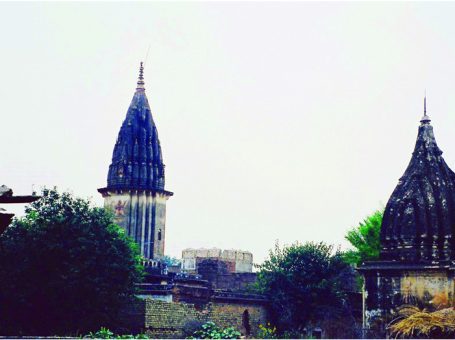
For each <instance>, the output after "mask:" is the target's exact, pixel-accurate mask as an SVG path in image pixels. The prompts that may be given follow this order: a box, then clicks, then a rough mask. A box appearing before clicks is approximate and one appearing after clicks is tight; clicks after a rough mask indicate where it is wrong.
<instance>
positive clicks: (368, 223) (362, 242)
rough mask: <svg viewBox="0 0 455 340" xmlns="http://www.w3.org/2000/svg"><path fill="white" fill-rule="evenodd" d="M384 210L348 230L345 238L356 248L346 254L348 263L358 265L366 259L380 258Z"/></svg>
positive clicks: (376, 212)
mask: <svg viewBox="0 0 455 340" xmlns="http://www.w3.org/2000/svg"><path fill="white" fill-rule="evenodd" d="M383 214H384V211H383V210H377V211H375V212H374V213H373V214H371V215H370V216H368V217H366V218H365V219H364V221H363V222H360V224H359V225H358V226H357V227H355V228H352V229H351V230H349V231H348V233H347V234H346V236H345V239H346V240H348V241H349V242H350V243H351V245H352V246H353V247H354V248H355V249H354V250H350V251H347V252H346V253H345V255H344V257H345V260H346V261H347V262H348V263H351V264H354V265H356V266H359V265H361V264H362V263H363V262H365V261H373V260H377V259H378V258H379V252H380V249H381V240H380V233H381V224H382V216H383Z"/></svg>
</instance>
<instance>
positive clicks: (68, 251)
mask: <svg viewBox="0 0 455 340" xmlns="http://www.w3.org/2000/svg"><path fill="white" fill-rule="evenodd" d="M141 278H142V270H141V263H140V256H139V253H138V250H137V247H136V245H135V243H134V242H133V241H132V240H131V239H129V238H128V237H127V236H126V235H125V233H124V232H123V229H121V228H120V227H118V226H117V225H115V224H114V223H113V218H112V215H111V214H110V213H109V212H107V211H105V210H104V209H102V208H94V207H92V206H91V205H90V203H89V202H88V201H86V200H83V199H79V198H74V197H73V196H72V195H71V194H69V193H62V194H60V193H59V192H57V191H56V190H55V189H54V190H48V189H45V190H43V192H42V198H41V199H40V200H38V201H36V202H34V203H32V204H31V205H30V206H28V207H27V208H26V216H25V217H23V218H21V219H16V220H15V221H14V222H13V223H12V225H11V226H10V227H9V228H8V229H7V230H6V231H5V232H4V233H3V234H2V235H1V236H0V334H1V335H55V334H58V335H68V334H83V333H85V332H88V331H94V330H97V329H99V328H100V327H101V326H104V327H111V329H114V328H115V327H116V326H118V323H117V322H118V320H119V313H120V311H121V310H122V308H123V307H124V306H125V305H126V304H128V303H130V302H131V301H132V299H134V283H135V282H138V281H140V280H141Z"/></svg>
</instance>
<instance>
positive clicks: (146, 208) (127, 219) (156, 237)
mask: <svg viewBox="0 0 455 340" xmlns="http://www.w3.org/2000/svg"><path fill="white" fill-rule="evenodd" d="M164 184H165V175H164V164H163V157H162V154H161V146H160V141H159V139H158V132H157V129H156V126H155V123H154V121H153V117H152V113H151V110H150V106H149V103H148V99H147V96H146V94H145V87H144V68H143V64H142V63H141V65H140V70H139V79H138V81H137V87H136V91H135V93H134V96H133V100H132V101H131V104H130V106H129V108H128V111H127V114H126V118H125V120H124V121H123V124H122V127H121V128H120V132H119V134H118V137H117V142H116V143H115V146H114V152H113V154H112V162H111V165H110V166H109V172H108V176H107V186H106V187H105V188H101V189H98V191H99V192H100V193H101V194H102V195H103V197H104V206H105V207H106V208H109V209H111V210H112V211H113V212H114V214H115V221H116V223H117V224H119V225H120V226H121V227H123V228H124V229H125V230H126V232H127V234H128V235H129V236H130V237H131V238H133V239H134V240H135V241H136V243H137V244H138V245H139V247H140V251H141V254H142V256H144V257H145V258H147V259H160V258H161V257H162V256H163V254H164V243H165V242H164V241H165V224H166V201H167V199H168V198H169V197H170V196H172V195H173V193H172V192H169V191H166V190H165V189H164Z"/></svg>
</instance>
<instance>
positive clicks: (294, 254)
mask: <svg viewBox="0 0 455 340" xmlns="http://www.w3.org/2000/svg"><path fill="white" fill-rule="evenodd" d="M258 267H259V272H258V281H257V287H258V290H259V292H261V293H262V294H265V295H267V297H268V298H269V299H270V307H271V321H272V322H273V324H274V325H276V326H277V328H278V331H279V332H281V334H283V332H285V331H297V332H298V331H302V330H303V328H304V327H306V326H307V325H308V324H311V323H312V322H317V323H318V324H321V322H322V321H323V320H331V322H332V323H334V320H335V319H336V318H339V317H342V316H346V317H348V316H349V317H350V314H349V311H348V310H347V304H346V297H347V295H346V289H345V288H346V287H347V286H349V285H351V284H352V283H353V282H354V273H353V269H352V267H351V266H350V265H349V264H347V263H346V262H345V261H344V260H343V258H342V254H341V253H340V252H339V251H338V250H336V251H334V249H333V246H330V245H327V244H325V243H323V242H321V243H313V242H308V243H304V244H300V243H294V244H292V245H290V246H284V247H283V248H280V246H279V245H278V243H277V244H276V245H275V249H274V250H271V251H270V253H269V258H268V259H266V260H265V261H264V263H263V264H262V265H259V266H258ZM349 320H351V319H349ZM345 324H348V323H347V322H345Z"/></svg>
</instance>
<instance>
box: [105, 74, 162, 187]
mask: <svg viewBox="0 0 455 340" xmlns="http://www.w3.org/2000/svg"><path fill="white" fill-rule="evenodd" d="M142 72H143V71H142V66H141V71H140V75H139V81H138V86H137V88H136V92H135V93H134V97H133V100H132V101H131V104H130V107H129V108H128V112H127V114H126V118H125V120H124V121H123V124H122V127H121V128H120V132H119V134H118V138H117V142H116V143H115V147H114V152H113V154H112V163H111V165H110V166H109V174H108V178H107V188H108V189H130V188H135V189H143V190H161V191H162V190H164V164H163V157H162V155H161V146H160V141H159V139H158V132H157V130H156V126H155V123H154V122H153V118H152V113H151V110H150V106H149V103H148V100H147V97H146V95H145V89H144V80H143V79H144V78H143V74H142Z"/></svg>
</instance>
